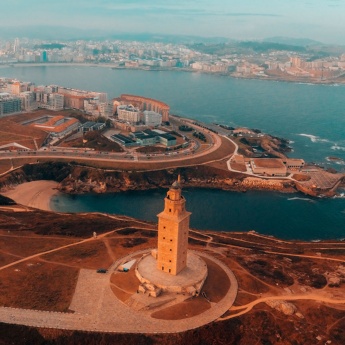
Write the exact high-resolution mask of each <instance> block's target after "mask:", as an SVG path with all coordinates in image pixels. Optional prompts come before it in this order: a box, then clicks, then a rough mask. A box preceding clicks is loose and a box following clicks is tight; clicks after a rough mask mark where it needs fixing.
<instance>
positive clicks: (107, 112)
mask: <svg viewBox="0 0 345 345" xmlns="http://www.w3.org/2000/svg"><path fill="white" fill-rule="evenodd" d="M113 109H114V107H113V104H112V103H109V102H104V103H100V104H99V115H100V116H104V117H109V116H112V115H113Z"/></svg>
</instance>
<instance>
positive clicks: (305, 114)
mask: <svg viewBox="0 0 345 345" xmlns="http://www.w3.org/2000/svg"><path fill="white" fill-rule="evenodd" d="M0 76H1V77H10V78H17V79H19V80H23V81H32V82H35V83H36V85H40V84H43V85H49V84H57V85H63V86H66V87H73V88H80V89H85V90H94V91H102V92H107V93H108V95H109V98H113V97H117V96H119V95H120V94H122V93H131V94H138V95H142V96H146V97H151V98H156V99H160V100H162V101H164V102H166V103H168V104H169V105H170V107H171V113H172V114H176V115H181V116H186V117H189V118H194V119H196V120H199V121H203V122H206V123H211V122H218V123H222V124H228V125H233V126H246V127H250V128H258V129H261V130H262V131H264V132H266V133H270V134H273V135H276V136H279V137H284V138H287V139H289V140H292V141H293V143H292V144H291V145H292V147H293V150H294V151H293V152H291V154H289V156H290V157H298V158H303V159H305V160H306V161H308V162H315V163H318V164H321V165H323V166H325V167H336V168H337V169H338V170H340V171H343V169H344V165H343V164H344V163H343V162H341V161H338V162H329V161H328V160H327V157H329V156H336V157H338V158H340V159H343V160H344V161H345V136H344V129H345V97H344V95H345V86H344V85H339V86H337V85H335V86H331V85H309V84H298V83H287V82H272V81H263V80H244V79H234V78H228V77H222V76H217V75H208V74H200V73H187V72H177V71H142V70H113V69H110V68H104V67H87V66H33V67H28V66H25V67H1V68H0ZM157 193H158V194H157ZM164 195H165V191H146V192H135V193H121V194H104V195H81V196H77V197H76V196H65V195H64V196H59V197H58V199H54V200H52V206H53V208H54V209H56V210H57V211H75V212H78V211H82V212H86V211H100V212H109V213H120V214H127V215H130V216H134V217H139V218H142V219H147V220H154V221H155V220H156V217H155V215H156V214H157V213H158V212H159V211H160V210H161V209H162V205H163V198H164ZM186 197H187V201H188V208H189V209H190V210H191V211H192V212H193V215H192V219H191V222H192V226H194V227H196V228H199V229H211V230H224V231H237V230H244V231H248V230H256V231H259V232H261V233H265V234H271V235H274V236H278V237H281V238H294V239H308V240H310V239H321V238H333V239H336V238H337V239H339V238H343V237H345V226H344V224H345V222H344V221H345V199H342V198H338V199H327V200H321V199H309V198H305V197H304V196H302V195H301V194H293V195H291V194H276V193H268V192H267V193H266V192H265V193H263V192H248V193H230V192H224V191H213V190H212V191H211V190H201V189H195V190H188V191H187V194H186ZM205 200H207V202H206V201H205ZM140 203H141V204H140ZM203 203H205V205H204V206H203ZM64 205H67V206H66V207H65V206H64ZM64 207H65V208H64Z"/></svg>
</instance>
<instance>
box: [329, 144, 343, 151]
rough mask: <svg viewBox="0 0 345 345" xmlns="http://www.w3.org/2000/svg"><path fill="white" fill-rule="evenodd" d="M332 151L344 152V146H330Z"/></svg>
mask: <svg viewBox="0 0 345 345" xmlns="http://www.w3.org/2000/svg"><path fill="white" fill-rule="evenodd" d="M331 149H332V150H339V151H345V147H344V146H339V145H338V144H334V145H333V146H331Z"/></svg>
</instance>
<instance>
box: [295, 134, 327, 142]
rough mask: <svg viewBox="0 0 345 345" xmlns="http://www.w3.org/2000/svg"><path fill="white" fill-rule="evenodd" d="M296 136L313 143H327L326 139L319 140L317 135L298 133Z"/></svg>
mask: <svg viewBox="0 0 345 345" xmlns="http://www.w3.org/2000/svg"><path fill="white" fill-rule="evenodd" d="M298 135H300V136H301V137H307V138H309V139H310V140H311V141H312V142H313V143H329V140H328V139H321V138H320V137H318V136H317V135H312V134H305V133H300V134H298Z"/></svg>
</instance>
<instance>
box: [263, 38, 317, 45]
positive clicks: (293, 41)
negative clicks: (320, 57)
mask: <svg viewBox="0 0 345 345" xmlns="http://www.w3.org/2000/svg"><path fill="white" fill-rule="evenodd" d="M262 41H263V42H270V43H278V44H285V45H292V46H300V47H307V46H314V45H323V43H321V42H318V41H315V40H311V39H309V38H293V37H280V36H277V37H268V38H264V39H263V40H262Z"/></svg>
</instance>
